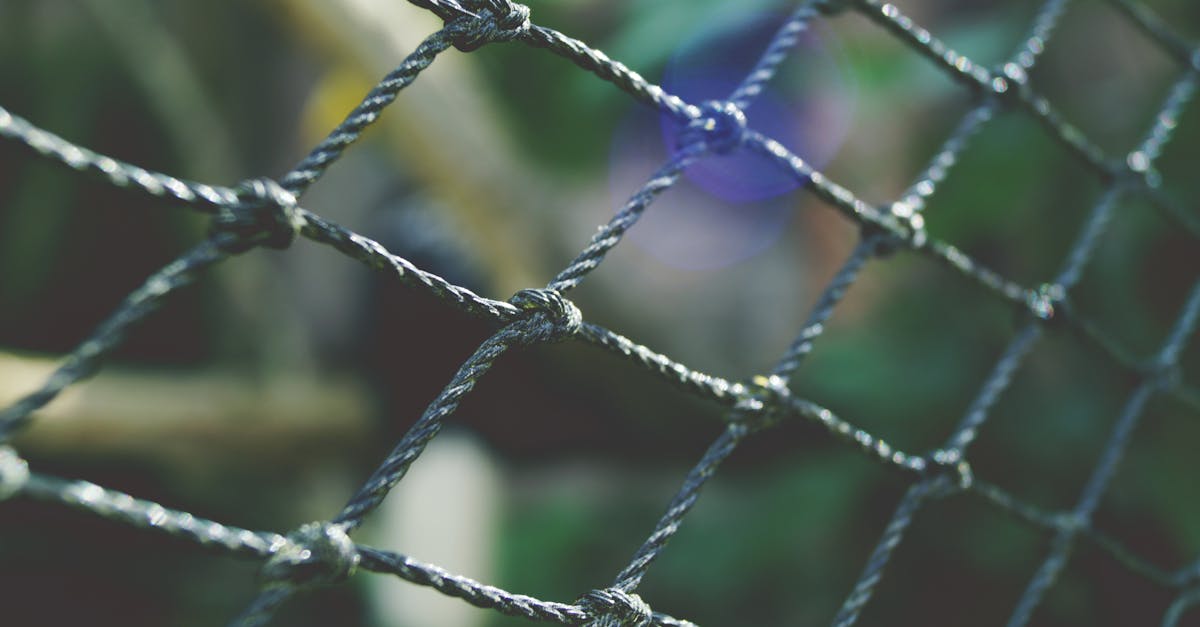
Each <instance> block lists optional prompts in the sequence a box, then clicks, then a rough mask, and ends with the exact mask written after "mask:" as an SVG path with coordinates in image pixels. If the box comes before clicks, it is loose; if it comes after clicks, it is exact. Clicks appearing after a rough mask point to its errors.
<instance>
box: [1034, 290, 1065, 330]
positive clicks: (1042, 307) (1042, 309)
mask: <svg viewBox="0 0 1200 627" xmlns="http://www.w3.org/2000/svg"><path fill="white" fill-rule="evenodd" d="M1025 306H1026V307H1027V308H1028V310H1029V313H1031V314H1033V317H1035V318H1037V319H1038V320H1041V321H1043V322H1052V321H1055V320H1056V318H1061V316H1062V315H1064V314H1066V312H1067V290H1066V289H1065V288H1064V287H1063V286H1062V285H1059V284H1057V283H1043V284H1041V285H1039V286H1037V288H1036V289H1032V290H1030V291H1029V292H1028V293H1027V294H1026V295H1025Z"/></svg>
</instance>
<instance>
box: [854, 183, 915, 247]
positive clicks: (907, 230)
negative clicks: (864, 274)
mask: <svg viewBox="0 0 1200 627" xmlns="http://www.w3.org/2000/svg"><path fill="white" fill-rule="evenodd" d="M923 204H924V203H923V201H921V199H920V198H919V197H918V198H915V199H905V200H898V201H896V202H894V203H892V204H891V205H890V206H888V207H886V208H884V209H883V210H882V212H881V213H883V214H884V216H886V218H887V219H889V220H890V221H892V222H893V224H894V225H895V226H896V227H898V228H897V229H896V230H890V229H888V228H885V227H884V226H883V225H879V224H872V223H870V222H865V223H863V226H862V232H863V233H862V236H863V239H868V238H871V237H873V236H875V235H882V237H879V238H878V239H877V241H876V244H875V250H874V253H875V256H877V257H888V256H890V255H893V254H895V253H896V251H897V250H899V249H901V248H904V247H911V248H920V247H922V246H924V245H925V242H926V241H927V240H928V239H929V238H928V235H927V234H926V232H925V217H924V216H922V215H921V210H922V209H924V206H923Z"/></svg>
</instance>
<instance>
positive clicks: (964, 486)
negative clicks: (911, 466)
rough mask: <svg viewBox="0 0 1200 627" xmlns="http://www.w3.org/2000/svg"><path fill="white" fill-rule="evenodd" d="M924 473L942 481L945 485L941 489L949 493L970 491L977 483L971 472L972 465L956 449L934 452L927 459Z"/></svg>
mask: <svg viewBox="0 0 1200 627" xmlns="http://www.w3.org/2000/svg"><path fill="white" fill-rule="evenodd" d="M922 471H923V473H925V474H927V475H928V476H935V477H937V478H939V479H942V480H943V483H942V485H941V486H940V489H941V490H944V491H945V492H947V493H949V492H956V491H961V490H969V489H970V488H971V485H972V484H974V483H975V474H974V472H972V470H971V464H969V463H968V462H967V460H965V459H963V456H962V452H961V451H958V450H956V449H938V450H936V451H934V452H933V453H932V454H931V455H929V456H928V457H927V458H926V463H925V465H924V466H922ZM934 473H936V474H934Z"/></svg>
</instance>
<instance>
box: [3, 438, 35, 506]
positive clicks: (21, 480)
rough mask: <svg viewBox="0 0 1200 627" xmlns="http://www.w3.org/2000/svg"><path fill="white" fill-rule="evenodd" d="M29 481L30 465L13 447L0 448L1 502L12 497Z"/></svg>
mask: <svg viewBox="0 0 1200 627" xmlns="http://www.w3.org/2000/svg"><path fill="white" fill-rule="evenodd" d="M26 481H29V463H28V462H26V461H25V460H24V459H22V458H21V456H20V455H17V451H16V450H14V449H13V447H11V446H0V501H3V500H6V499H8V498H10V497H12V496H13V495H14V494H16V493H17V492H20V491H21V488H23V487H25V482H26Z"/></svg>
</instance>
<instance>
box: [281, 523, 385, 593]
mask: <svg viewBox="0 0 1200 627" xmlns="http://www.w3.org/2000/svg"><path fill="white" fill-rule="evenodd" d="M287 539H288V542H287V544H285V545H284V546H283V547H282V548H280V549H279V550H278V551H277V552H276V553H275V554H274V555H272V556H271V558H270V559H269V560H267V563H266V564H265V565H264V566H263V569H262V576H263V578H264V579H266V580H267V581H286V582H290V583H293V584H298V585H309V584H330V583H337V582H340V581H344V580H346V579H347V578H349V577H350V575H353V574H354V570H355V568H357V567H358V562H359V561H360V560H361V559H362V556H360V555H359V553H358V549H357V548H355V546H354V541H353V540H351V539H350V536H348V535H346V529H345V527H343V526H341V525H338V524H334V523H331V522H311V523H308V524H306V525H303V526H302V527H300V528H299V529H297V530H295V531H293V532H292V533H289V534H288V535H287Z"/></svg>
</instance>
